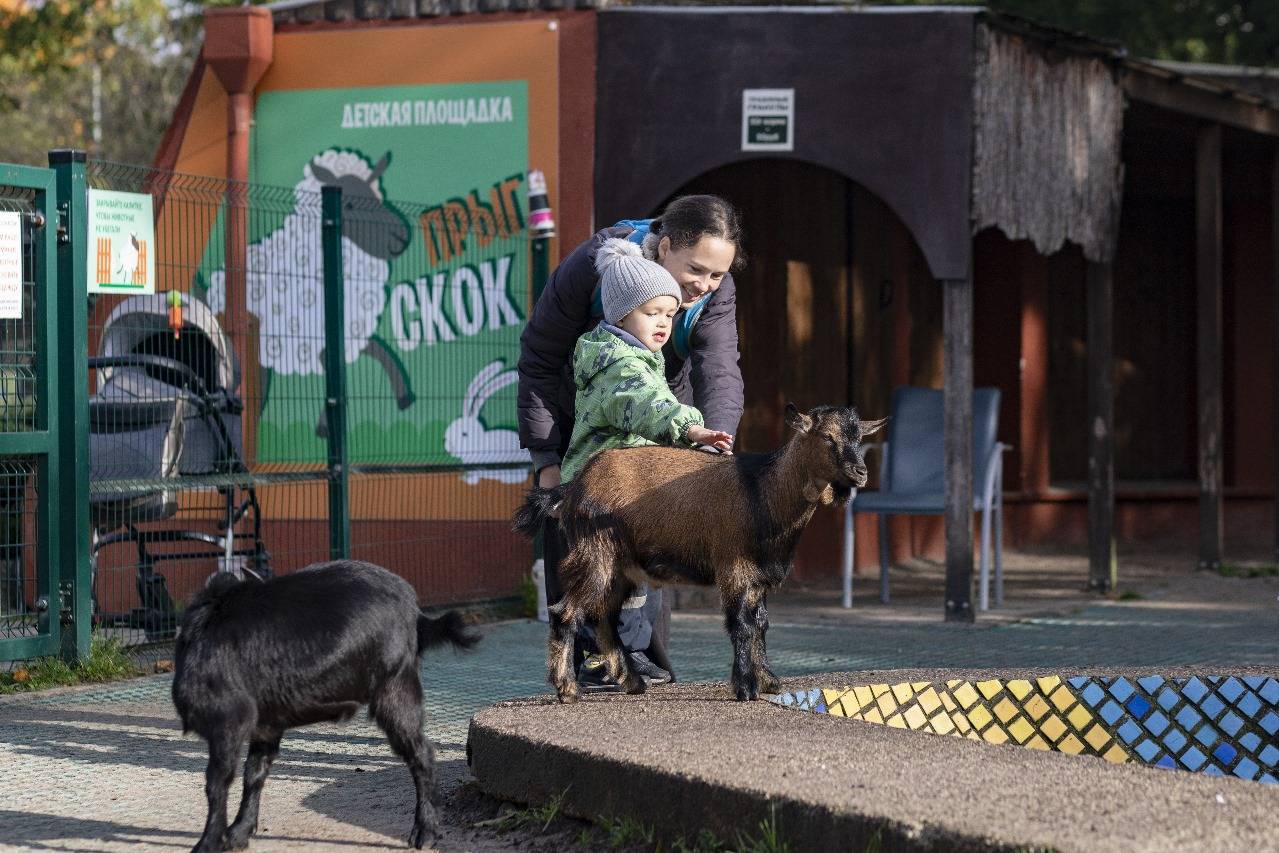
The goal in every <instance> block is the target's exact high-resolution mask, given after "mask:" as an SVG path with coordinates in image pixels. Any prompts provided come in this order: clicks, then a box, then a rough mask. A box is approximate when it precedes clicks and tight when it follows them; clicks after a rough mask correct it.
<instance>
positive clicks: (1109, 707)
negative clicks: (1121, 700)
mask: <svg viewBox="0 0 1279 853" xmlns="http://www.w3.org/2000/svg"><path fill="white" fill-rule="evenodd" d="M1097 713H1098V714H1100V715H1101V718H1102V719H1103V720H1105V721H1106V722H1107V723H1109V724H1110V725H1112V726H1113V725H1114V724H1115V720H1117V719H1119V718H1120V717H1122V716H1123V715H1124V709H1123V708H1120V707H1119V706H1118V705H1116V704H1115V702H1114V700H1111V701H1109V702H1107V703H1106V704H1105V705H1103V706H1102V708H1101V710H1100V711H1098V712H1097Z"/></svg>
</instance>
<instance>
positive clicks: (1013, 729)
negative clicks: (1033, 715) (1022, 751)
mask: <svg viewBox="0 0 1279 853" xmlns="http://www.w3.org/2000/svg"><path fill="white" fill-rule="evenodd" d="M1008 733H1009V734H1010V735H1012V736H1013V737H1014V738H1016V739H1017V742H1018V743H1025V742H1026V741H1027V739H1029V738H1030V736H1031V735H1033V734H1034V733H1035V727H1034V726H1032V725H1031V724H1030V723H1028V722H1027V721H1026V718H1025V717H1018V718H1017V719H1015V720H1013V721H1012V722H1011V723H1009V724H1008Z"/></svg>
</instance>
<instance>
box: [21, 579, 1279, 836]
mask: <svg viewBox="0 0 1279 853" xmlns="http://www.w3.org/2000/svg"><path fill="white" fill-rule="evenodd" d="M1009 562H1010V566H1009V600H1010V603H1009V607H1008V608H1007V609H1006V610H1005V611H1004V612H1003V613H1002V614H998V615H992V616H991V617H990V618H985V619H983V620H982V621H981V622H979V623H978V624H977V625H974V626H958V625H946V624H943V623H942V622H941V621H940V616H941V604H940V601H939V600H937V595H936V590H938V589H939V588H940V582H939V577H938V572H939V569H938V567H936V566H933V565H930V564H926V563H919V564H915V565H914V566H912V567H908V568H907V569H905V570H903V571H901V572H899V573H897V574H895V576H894V592H895V594H896V595H897V596H898V598H897V600H896V601H895V603H894V604H893V605H892V606H890V607H888V608H884V607H882V606H880V605H878V604H872V603H861V602H859V603H858V605H857V606H856V607H855V608H854V609H853V610H852V611H844V610H842V609H839V608H838V607H836V606H835V604H836V602H837V593H836V592H835V591H834V590H831V589H802V588H801V589H794V590H791V591H789V592H788V593H787V594H785V595H779V596H776V597H775V598H774V601H773V603H772V611H773V612H772V630H771V631H770V634H769V650H770V654H771V656H772V658H773V660H774V663H775V666H776V669H777V670H778V672H779V673H780V674H781V675H782V676H783V678H784V679H786V678H791V677H796V676H801V675H805V674H812V673H819V672H838V671H844V672H850V671H858V670H868V669H889V668H892V669H900V668H920V669H937V668H952V667H953V668H963V669H1002V668H1007V669H1018V668H1032V667H1033V668H1056V669H1059V670H1061V671H1071V672H1083V671H1086V670H1088V669H1089V668H1108V669H1113V668H1115V667H1124V666H1133V667H1168V668H1172V667H1181V666H1199V667H1214V668H1218V669H1220V670H1221V671H1225V670H1228V669H1231V668H1235V667H1244V666H1247V667H1261V668H1268V669H1269V670H1270V671H1273V672H1279V603H1277V602H1276V594H1279V579H1276V578H1261V579H1252V580H1242V579H1228V578H1218V577H1215V576H1212V577H1210V576H1203V575H1195V574H1193V573H1192V572H1191V571H1189V569H1188V567H1187V564H1186V563H1185V562H1184V560H1182V561H1179V560H1175V559H1170V558H1166V557H1160V556H1158V555H1153V556H1144V557H1132V558H1130V560H1129V561H1128V562H1127V563H1126V566H1125V579H1126V581H1125V585H1124V588H1130V589H1132V590H1134V591H1135V594H1136V595H1138V596H1139V598H1136V599H1135V600H1131V601H1117V602H1113V603H1105V602H1098V600H1097V599H1090V598H1088V597H1086V596H1084V595H1083V594H1081V593H1080V592H1079V587H1080V585H1081V584H1080V583H1079V580H1080V578H1081V577H1082V568H1081V565H1082V564H1081V563H1080V561H1079V560H1078V559H1077V558H1066V557H1036V556H1030V555H1021V556H1020V557H1019V556H1017V555H1012V556H1011V557H1010V561H1009ZM871 586H872V584H871V583H865V584H863V585H862V588H863V589H866V590H867V591H868V592H869V590H870V588H871ZM484 633H485V641H484V642H483V643H482V644H481V646H480V649H479V650H478V651H476V652H474V653H471V654H468V655H454V654H452V653H448V652H444V653H437V654H433V655H431V656H429V657H428V659H427V661H426V666H425V674H424V685H425V689H426V696H427V705H428V708H427V711H428V729H427V731H428V734H429V735H430V736H431V737H432V738H433V739H434V740H435V741H436V742H437V743H439V745H440V753H439V777H440V789H441V798H442V800H443V801H444V808H443V816H444V820H445V823H446V827H445V834H444V837H443V839H442V841H441V844H440V849H445V850H471V849H482V850H505V849H514V848H515V846H517V845H520V844H524V845H526V846H525V847H523V848H521V849H527V845H528V844H530V843H531V844H532V846H534V847H537V844H536V843H534V842H533V841H530V839H529V838H527V837H520V836H519V835H518V834H515V835H500V834H498V833H496V832H494V831H492V830H491V829H485V828H479V829H476V828H474V827H473V826H472V824H473V823H475V822H476V821H478V820H481V819H484V818H487V817H491V816H492V811H491V809H492V806H491V804H485V803H483V802H482V800H480V799H478V795H476V794H475V793H474V791H473V790H471V788H470V787H468V786H467V785H466V780H467V779H468V778H469V774H468V771H467V769H466V764H465V753H464V750H465V738H466V730H467V723H468V720H469V719H470V717H471V715H472V714H474V713H475V712H476V711H478V710H479V709H481V708H483V707H485V706H487V705H489V704H491V703H493V702H496V701H498V700H502V699H509V698H513V697H519V696H528V695H531V694H536V693H541V692H544V690H545V682H544V680H543V678H544V673H545V669H544V667H545V657H544V656H545V651H544V650H545V627H544V626H542V625H540V624H538V623H536V622H531V621H515V622H505V623H498V624H493V625H489V626H486V627H485V628H484ZM672 635H673V637H672V657H673V659H674V660H675V661H676V663H677V666H678V668H679V675H680V677H681V679H682V680H683V681H694V680H709V681H717V682H719V681H723V680H724V679H725V678H726V676H727V672H728V668H729V663H730V661H729V645H728V641H727V639H726V638H725V636H724V633H723V629H722V620H721V617H720V616H719V615H718V614H716V613H713V612H700V611H694V612H679V613H676V614H675V618H674V626H673V631H672ZM169 683H170V679H169V677H168V676H153V677H148V678H142V679H136V680H133V681H129V682H123V683H118V684H114V685H104V686H99V687H91V688H78V689H71V690H65V691H60V692H55V693H47V694H38V695H33V696H23V697H11V698H0V848H3V849H45V850H95V851H96V850H126V849H128V850H140V849H152V850H165V849H181V848H183V847H189V846H190V845H191V844H192V843H193V842H194V841H195V839H196V837H197V836H198V831H199V829H200V827H201V825H202V823H203V817H204V806H203V793H202V786H203V768H204V761H205V757H206V753H205V751H204V744H203V743H202V742H200V741H198V740H196V739H190V738H188V739H183V738H182V737H181V736H180V733H179V731H178V729H177V725H176V722H175V718H174V714H173V710H172V707H171V705H170V704H169V699H168V690H169ZM1151 772H1153V771H1151ZM233 796H238V795H235V794H233ZM486 808H487V809H489V811H488V812H487V813H485V812H484V811H483V810H484V809H486ZM411 813H412V793H411V782H410V780H409V776H408V773H407V771H406V770H405V769H404V767H403V766H402V765H401V764H399V763H398V761H397V760H396V759H395V758H394V756H393V755H392V754H391V753H390V751H389V749H388V748H387V746H386V744H385V742H384V741H383V739H382V737H381V734H380V732H378V731H377V730H376V729H375V728H373V727H372V726H370V725H369V724H368V723H367V722H363V721H359V722H353V723H352V724H349V725H346V726H316V727H312V728H308V729H305V730H301V731H297V732H294V733H292V734H290V735H287V736H286V737H285V740H284V747H283V751H282V754H281V757H280V760H279V762H278V763H277V765H276V769H275V771H274V772H273V774H272V776H271V780H270V781H269V782H268V784H267V787H266V793H265V795H264V798H263V815H264V816H263V820H262V828H261V829H260V832H259V835H258V836H257V837H256V839H255V841H254V843H253V849H255V850H287V849H381V848H384V847H392V848H394V847H397V846H400V845H401V844H402V841H401V839H403V838H404V837H405V836H406V835H407V830H408V827H409V824H410V822H411Z"/></svg>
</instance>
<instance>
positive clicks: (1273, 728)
mask: <svg viewBox="0 0 1279 853" xmlns="http://www.w3.org/2000/svg"><path fill="white" fill-rule="evenodd" d="M1260 725H1261V727H1262V728H1263V729H1265V730H1266V734H1268V735H1272V734H1274V733H1275V732H1279V714H1276V713H1275V712H1274V711H1271V712H1270V713H1269V714H1266V715H1265V716H1264V717H1262V718H1261V724H1260Z"/></svg>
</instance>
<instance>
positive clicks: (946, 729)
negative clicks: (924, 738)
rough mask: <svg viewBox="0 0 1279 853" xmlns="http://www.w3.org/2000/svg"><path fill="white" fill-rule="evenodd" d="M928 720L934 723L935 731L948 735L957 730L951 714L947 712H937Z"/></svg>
mask: <svg viewBox="0 0 1279 853" xmlns="http://www.w3.org/2000/svg"><path fill="white" fill-rule="evenodd" d="M928 722H929V723H931V724H932V727H933V731H935V732H937V734H939V735H948V734H950V733H951V732H953V731H955V724H954V723H953V722H951V719H950V715H949V714H946V713H945V712H942V713H939V714H937V715H936V716H934V717H933V718H932V719H931V720H929V721H928Z"/></svg>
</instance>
